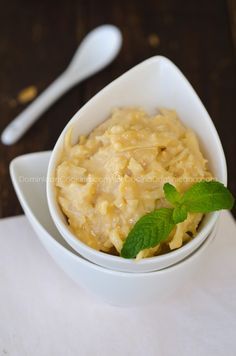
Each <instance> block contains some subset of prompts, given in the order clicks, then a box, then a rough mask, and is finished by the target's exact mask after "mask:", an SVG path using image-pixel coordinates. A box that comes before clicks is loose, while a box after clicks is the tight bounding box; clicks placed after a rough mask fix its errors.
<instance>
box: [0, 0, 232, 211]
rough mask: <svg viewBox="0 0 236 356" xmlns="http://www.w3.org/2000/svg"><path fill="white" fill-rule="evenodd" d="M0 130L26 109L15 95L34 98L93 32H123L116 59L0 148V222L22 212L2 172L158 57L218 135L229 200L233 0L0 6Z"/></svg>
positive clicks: (43, 0)
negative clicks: (28, 93)
mask: <svg viewBox="0 0 236 356" xmlns="http://www.w3.org/2000/svg"><path fill="white" fill-rule="evenodd" d="M0 8H1V11H0V130H3V128H4V127H5V126H6V125H7V124H8V123H9V122H10V121H11V120H12V119H13V118H14V117H15V116H16V115H17V114H19V113H20V112H21V111H22V110H23V109H24V108H25V107H26V104H22V103H21V102H19V100H18V99H17V98H18V94H19V92H21V90H22V89H24V88H26V87H28V86H32V85H33V86H35V87H36V88H37V90H38V92H39V93H40V92H41V91H42V90H43V89H45V88H46V87H47V86H48V85H49V84H50V82H51V81H52V80H53V79H54V78H56V76H57V75H59V74H60V73H61V72H62V71H63V69H64V68H65V67H66V65H67V64H68V62H69V61H70V58H71V57H72V55H73V53H74V51H75V49H76V47H77V45H78V44H79V43H80V41H81V40H82V38H83V37H84V36H85V34H86V33H87V32H88V31H89V30H91V29H92V28H94V27H96V26H98V25H101V24H104V23H112V24H114V25H117V26H118V27H119V28H120V29H121V31H122V34H123V37H124V43H123V47H122V50H121V52H120V54H119V56H118V57H117V59H116V60H115V61H114V62H113V63H112V64H111V65H110V66H109V67H107V68H106V69H105V70H103V71H102V72H100V73H99V74H97V75H96V76H94V77H92V78H90V79H88V80H87V81H85V82H84V83H82V84H80V85H79V86H77V87H76V88H74V89H73V90H71V91H70V92H69V93H68V94H66V95H65V96H64V97H63V98H62V99H61V100H59V101H58V102H57V103H56V104H55V105H54V106H53V107H51V108H50V110H48V112H47V113H45V114H44V115H43V116H42V117H41V119H40V120H39V121H38V122H37V123H36V124H35V125H34V126H33V127H32V128H31V129H30V130H29V131H28V133H27V134H26V135H25V136H24V137H23V138H22V139H21V140H20V141H19V142H18V143H17V144H15V145H13V146H9V147H7V146H4V145H2V144H1V145H0V155H1V156H0V186H1V198H0V199H1V203H0V217H6V216H11V215H17V214H20V213H22V210H21V208H20V205H19V203H18V200H17V198H16V195H15V193H14V190H13V187H12V184H11V182H10V177H9V172H8V167H9V163H10V161H11V160H12V159H13V158H14V157H16V156H18V155H21V154H24V153H28V152H35V151H44V150H49V149H52V147H53V145H54V143H55V141H56V139H57V137H58V135H59V134H60V132H61V130H62V129H63V127H64V126H65V124H66V123H67V121H68V120H69V119H70V118H71V116H72V115H73V114H74V113H75V112H76V111H77V110H78V109H79V108H80V107H81V106H82V105H83V104H84V103H85V102H86V101H87V100H89V99H90V98H91V97H92V96H93V95H94V94H95V93H97V92H98V91H99V90H100V89H101V88H103V87H104V86H105V85H106V84H108V83H109V82H110V81H111V80H113V79H114V78H116V77H118V76H119V75H120V74H122V73H124V72H125V71H126V70H128V69H129V68H131V67H132V66H134V65H135V64H137V63H139V62H141V61H142V60H144V59H146V58H148V57H150V56H153V55H156V54H162V55H164V56H167V57H169V58H170V59H171V60H172V61H174V62H175V63H176V64H177V66H179V67H180V69H181V70H182V71H183V73H184V74H185V75H186V77H187V78H188V79H189V81H190V82H191V83H192V85H193V87H194V88H195V90H196V91H197V93H198V94H199V96H200V98H201V99H202V101H203V103H204V104H205V106H206V108H207V110H208V112H209V114H210V116H211V117H212V119H213V121H214V124H215V126H216V128H217V130H218V132H219V135H220V137H221V140H222V143H223V146H224V150H225V154H226V158H227V163H228V170H229V187H230V189H231V190H232V191H233V192H234V195H236V164H235V155H236V144H235V128H236V124H235V122H236V114H235V102H236V95H235V93H236V66H235V53H236V1H235V0H228V1H226V0H208V1H206V0H198V1H196V0H179V1H176V0H145V1H144V0H140V1H138V0H128V1H117V0H112V1H107V0H106V1H105V0H100V1H97V0H86V1H83V0H70V1H65V0H63V1H60V0H58V1H48V0H40V1H29V0H23V1H21V2H20V1H17V0H0Z"/></svg>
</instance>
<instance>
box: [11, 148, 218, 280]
mask: <svg viewBox="0 0 236 356" xmlns="http://www.w3.org/2000/svg"><path fill="white" fill-rule="evenodd" d="M50 152H51V151H40V152H32V153H26V154H23V155H20V156H18V157H15V158H14V159H13V160H12V161H11V162H10V166H9V170H10V177H11V180H12V183H13V186H14V189H15V191H16V194H17V197H18V199H19V201H20V204H21V206H22V208H23V210H24V212H25V215H26V217H27V219H28V220H29V222H30V224H31V225H32V227H33V228H34V229H35V230H36V229H37V231H35V232H36V234H39V233H40V234H42V235H43V236H45V237H46V238H47V239H49V240H50V242H51V243H52V244H53V245H54V246H55V247H56V248H59V249H60V250H61V251H62V252H64V253H66V254H67V255H68V256H70V258H72V259H74V260H75V261H76V262H78V260H79V262H80V263H82V264H83V265H85V266H88V267H89V268H92V269H94V270H96V271H98V272H103V273H107V274H112V275H116V276H119V277H125V278H128V279H129V278H140V277H147V278H148V277H152V276H154V275H161V274H163V273H166V272H168V273H169V272H170V273H171V272H173V271H174V270H176V269H178V268H180V267H182V266H183V265H186V264H188V263H190V262H191V261H193V259H196V258H197V257H198V256H199V255H200V254H201V253H202V252H203V251H204V250H205V249H206V248H207V247H208V246H209V245H210V243H211V242H212V241H213V240H214V238H215V234H214V233H211V234H210V235H209V236H207V238H206V239H205V240H204V241H203V242H202V244H201V245H200V246H199V247H198V248H197V249H196V250H195V251H193V252H192V253H191V254H190V255H189V256H187V257H185V258H184V259H183V260H181V261H179V262H177V263H175V264H173V265H171V266H168V267H166V268H163V269H160V270H155V271H150V272H137V273H133V272H124V271H119V270H112V269H109V268H106V267H103V266H100V265H97V264H95V263H93V262H91V261H89V260H87V259H85V258H84V257H83V256H81V255H79V254H77V253H76V251H75V252H72V251H70V250H68V249H67V248H66V247H65V246H63V245H62V244H61V243H60V242H58V241H57V240H56V239H55V238H54V237H53V236H52V235H51V234H50V233H49V232H48V231H47V229H46V228H45V227H44V226H43V225H42V224H41V223H40V221H39V220H38V218H37V216H36V215H35V213H34V212H33V211H32V210H31V209H30V207H29V205H28V203H27V200H26V199H25V195H24V193H23V192H22V190H21V188H20V184H19V180H18V175H17V173H16V165H17V164H18V163H19V162H20V161H21V159H25V158H27V157H28V156H40V155H47V154H49V153H50ZM50 218H51V219H52V217H51V216H50ZM52 221H53V220H52ZM61 237H62V238H63V236H61ZM63 239H64V238H63Z"/></svg>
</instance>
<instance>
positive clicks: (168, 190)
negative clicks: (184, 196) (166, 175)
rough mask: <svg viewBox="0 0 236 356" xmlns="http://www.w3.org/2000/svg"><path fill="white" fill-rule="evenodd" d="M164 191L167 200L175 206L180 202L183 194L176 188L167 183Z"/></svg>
mask: <svg viewBox="0 0 236 356" xmlns="http://www.w3.org/2000/svg"><path fill="white" fill-rule="evenodd" d="M163 190H164V193H165V198H166V200H168V201H169V202H170V203H171V204H173V205H174V206H175V205H176V204H177V203H178V202H179V201H180V199H181V194H180V193H179V192H178V191H177V190H176V188H175V187H174V186H173V185H172V184H170V183H165V184H164V186H163Z"/></svg>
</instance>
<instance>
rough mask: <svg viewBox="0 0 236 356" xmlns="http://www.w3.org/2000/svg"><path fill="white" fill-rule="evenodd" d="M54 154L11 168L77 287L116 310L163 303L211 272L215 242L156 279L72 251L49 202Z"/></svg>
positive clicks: (29, 211)
mask: <svg viewBox="0 0 236 356" xmlns="http://www.w3.org/2000/svg"><path fill="white" fill-rule="evenodd" d="M49 157H50V152H42V153H32V154H28V155H24V156H20V157H18V158H15V159H14V160H13V161H12V162H11V165H10V173H11V179H12V182H13V185H14V188H15V190H16V193H17V196H18V198H19V200H20V203H21V205H22V207H23V209H24V211H25V214H26V215H27V217H28V219H29V221H30V223H31V225H32V227H33V228H34V230H35V232H36V233H37V235H38V237H39V239H40V241H41V242H42V244H43V245H44V246H45V248H46V249H47V251H48V252H49V254H50V255H51V256H52V257H53V259H54V260H55V262H56V263H57V264H58V265H59V266H60V267H61V268H62V269H63V270H64V271H65V273H66V274H68V275H69V276H70V277H71V278H72V279H73V280H74V281H75V282H77V283H78V284H79V285H80V286H82V287H84V288H85V289H87V290H88V291H90V292H91V293H93V294H94V295H96V296H97V297H99V298H100V299H102V300H103V301H105V302H108V303H110V304H113V305H120V306H135V305H140V304H150V303H155V302H160V301H161V300H163V299H166V298H167V297H168V296H169V295H171V294H173V293H174V292H176V291H177V289H179V288H181V287H182V286H184V285H186V283H188V281H189V280H192V279H193V278H194V275H195V273H196V272H199V270H200V269H201V268H202V269H206V264H205V263H206V262H207V250H208V247H209V244H210V243H211V241H212V240H213V238H214V233H212V234H211V235H210V236H209V238H208V239H207V240H206V241H205V242H204V243H203V244H202V245H201V246H200V247H199V248H198V250H196V251H195V253H194V254H192V255H191V256H190V257H188V258H186V259H185V260H184V261H182V262H180V263H178V264H176V265H174V266H172V267H169V268H167V269H164V270H161V271H156V272H150V273H125V272H118V271H111V270H109V269H106V268H103V267H100V266H97V265H96V264H93V263H91V262H89V261H87V260H85V259H84V258H82V257H81V256H79V255H77V254H76V252H73V250H72V249H71V248H70V246H69V245H68V244H67V243H66V242H65V240H64V239H63V238H62V237H61V235H60V234H59V232H58V230H57V229H56V227H55V225H54V223H53V221H52V219H51V217H50V213H49V210H48V205H47V200H46V183H45V181H46V170H47V166H48V161H49Z"/></svg>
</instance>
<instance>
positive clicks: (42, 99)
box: [1, 73, 78, 145]
mask: <svg viewBox="0 0 236 356" xmlns="http://www.w3.org/2000/svg"><path fill="white" fill-rule="evenodd" d="M68 79H69V78H68V77H67V75H66V73H62V74H61V75H60V76H59V77H58V78H57V79H56V80H55V81H54V82H53V83H52V84H51V85H50V86H49V87H48V88H47V89H46V90H45V91H44V92H43V93H42V94H40V95H39V96H38V98H37V99H36V100H34V101H33V103H32V104H30V105H29V106H28V107H27V108H26V109H25V110H24V111H23V112H22V113H21V114H19V115H18V116H17V117H16V118H15V119H14V120H13V121H12V122H11V123H10V124H9V125H8V126H7V127H6V128H5V129H4V131H3V132H2V135H1V141H2V142H3V143H4V144H5V145H11V144H13V143H15V142H17V141H18V140H19V139H20V138H21V137H22V136H23V135H24V133H25V132H26V131H27V130H28V129H29V128H30V127H31V126H32V125H33V123H34V122H35V121H36V120H37V119H38V118H39V116H40V115H41V114H43V113H44V112H45V111H46V110H47V109H48V108H49V107H50V106H51V105H52V104H53V103H54V102H55V101H56V100H57V99H59V98H60V97H61V96H62V95H63V94H64V93H65V92H66V91H68V90H69V89H70V88H71V87H72V86H73V85H74V84H75V82H74V81H73V80H71V78H70V80H68ZM77 82H78V81H77Z"/></svg>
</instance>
